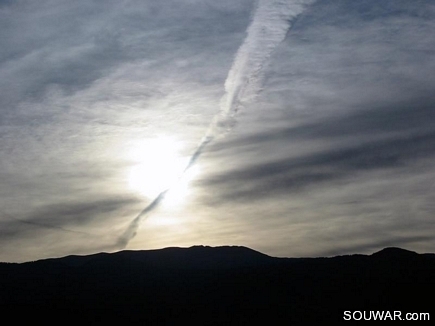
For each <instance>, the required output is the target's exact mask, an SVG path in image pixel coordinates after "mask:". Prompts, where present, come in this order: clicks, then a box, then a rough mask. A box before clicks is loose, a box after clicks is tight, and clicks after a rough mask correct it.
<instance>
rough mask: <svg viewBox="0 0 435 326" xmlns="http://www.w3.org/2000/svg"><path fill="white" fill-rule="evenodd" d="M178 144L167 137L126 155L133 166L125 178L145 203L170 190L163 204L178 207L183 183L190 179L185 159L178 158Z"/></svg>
mask: <svg viewBox="0 0 435 326" xmlns="http://www.w3.org/2000/svg"><path fill="white" fill-rule="evenodd" d="M181 149H182V144H181V143H180V142H177V141H175V140H173V139H171V138H168V137H159V138H155V139H152V140H147V141H144V142H142V143H141V144H140V145H137V146H135V147H134V148H133V149H132V150H131V151H130V158H131V159H132V160H133V161H134V162H135V165H134V166H133V167H132V168H131V170H130V173H129V176H128V184H129V186H130V188H131V189H132V190H134V191H137V192H139V193H140V194H142V195H144V196H146V197H147V198H149V199H154V198H155V197H156V196H158V195H159V193H161V192H162V191H165V190H167V189H170V190H169V191H168V193H167V195H166V196H165V200H164V202H165V204H171V205H172V204H174V205H175V204H178V203H180V202H181V201H182V199H183V197H185V195H186V193H187V183H188V181H189V179H190V177H189V176H191V175H192V173H191V171H186V173H185V174H184V175H183V170H184V169H185V168H186V166H187V163H188V161H189V158H186V157H181V156H180V150H181Z"/></svg>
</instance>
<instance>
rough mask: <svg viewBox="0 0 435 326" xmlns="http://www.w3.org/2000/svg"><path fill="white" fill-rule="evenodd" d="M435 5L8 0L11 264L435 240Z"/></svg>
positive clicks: (326, 250)
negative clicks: (173, 250) (203, 248)
mask: <svg viewBox="0 0 435 326" xmlns="http://www.w3.org/2000/svg"><path fill="white" fill-rule="evenodd" d="M434 30H435V3H434V2H433V1H430V0H418V1H408V0H406V1H405V0H384V1H377V0H361V1H346V0H317V1H314V0H269V1H266V0H259V1H254V0H221V1H214V0H183V1H177V0H147V1H139V0H122V1H119V0H117V1H115V0H106V1H102V0H93V1H89V0H77V1H66V0H41V1H31V0H15V1H14V0H0V157H1V160H0V194H1V195H0V261H8V262H23V261H30V260H37V259H42V258H48V257H61V256H67V255H71V254H79V255H85V254H91V253H96V252H101V251H104V252H114V251H119V250H123V249H129V250H146V249H157V248H164V247H173V246H175V247H188V246H192V245H210V246H221V245H241V246H247V247H250V248H252V249H255V250H258V251H261V252H263V253H265V254H268V255H272V256H280V257H319V256H333V255H345V254H352V253H362V254H369V253H373V252H375V251H377V250H380V249H382V248H384V247H391V246H395V247H401V248H404V249H408V250H413V251H417V252H434V248H435V238H434V236H433V235H434V234H435V220H434V213H435V166H434V164H433V162H434V156H435V110H434V109H435V108H434V106H435V95H434V91H433V85H435V36H434V33H433V31H434Z"/></svg>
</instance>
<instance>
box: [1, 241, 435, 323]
mask: <svg viewBox="0 0 435 326" xmlns="http://www.w3.org/2000/svg"><path fill="white" fill-rule="evenodd" d="M434 294H435V255H434V254H417V253H414V252H411V251H407V250H403V249H398V248H386V249H384V250H382V251H380V252H377V253H374V254H372V255H368V256H366V255H351V256H339V257H333V258H297V259H296V258H273V257H269V256H267V255H264V254H261V253H259V252H256V251H254V250H251V249H248V248H244V247H215V248H213V247H202V246H196V247H191V248H186V249H182V248H167V249H162V250H150V251H121V252H118V253H113V254H106V253H101V254H95V255H90V256H68V257H64V258H58V259H47V260H41V261H36V262H30V263H22V264H6V263H1V264H0V309H1V313H2V317H3V320H5V319H4V318H5V317H13V319H12V320H11V321H14V322H17V321H19V320H29V319H30V320H32V321H33V322H35V321H37V320H43V321H46V322H49V321H54V322H56V323H65V322H67V321H72V322H80V323H84V324H89V323H92V324H100V323H105V322H122V323H123V324H133V325H180V324H184V323H186V324H187V325H229V324H237V325H254V323H255V324H258V323H260V324H266V323H267V324H268V325H296V324H297V325H310V324H313V322H315V323H317V324H318V325H324V324H326V323H327V322H333V323H335V324H336V323H341V322H344V323H352V322H351V321H345V319H344V318H345V314H344V312H345V311H350V312H351V313H354V311H361V312H363V311H366V312H369V311H385V312H386V311H391V313H392V315H393V312H394V311H400V312H401V317H402V318H403V319H404V318H405V314H406V313H407V312H417V313H424V312H428V313H430V318H431V321H429V322H426V323H427V324H430V323H431V322H433V320H434V319H435V314H434V310H435V309H434V306H435V304H434ZM359 316H360V315H359V314H358V313H356V315H355V317H359ZM426 318H427V317H426ZM313 325H315V324H313Z"/></svg>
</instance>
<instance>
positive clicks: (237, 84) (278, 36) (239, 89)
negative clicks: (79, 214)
mask: <svg viewBox="0 0 435 326" xmlns="http://www.w3.org/2000/svg"><path fill="white" fill-rule="evenodd" d="M313 2H314V0H259V1H258V3H257V6H256V10H255V13H254V15H253V17H252V20H251V24H250V25H249V27H248V29H247V32H246V34H247V35H246V38H245V40H244V42H243V44H242V45H241V46H240V48H239V50H238V51H237V54H236V56H235V59H234V62H233V65H232V66H231V69H230V71H229V73H228V76H227V78H226V81H225V95H224V96H223V97H222V99H221V103H220V110H219V113H218V114H216V115H215V117H214V118H213V121H212V122H211V123H210V125H209V127H208V130H207V131H206V133H205V135H204V137H203V138H202V140H201V142H200V143H199V145H198V147H197V149H196V150H195V152H194V153H193V155H192V156H191V158H190V160H189V162H188V163H187V165H186V168H185V169H184V170H183V172H182V174H184V173H185V172H186V171H187V170H188V169H189V168H190V167H191V166H192V165H193V164H194V163H195V161H196V160H197V158H198V157H199V156H200V155H201V153H202V152H203V150H204V148H205V147H206V146H207V145H208V144H209V143H210V142H211V141H212V140H213V139H214V138H216V137H218V136H221V135H222V134H223V133H224V132H225V131H228V130H230V129H231V127H232V126H233V124H234V121H235V115H236V113H237V112H238V111H239V110H240V108H241V107H243V104H244V103H247V102H251V101H253V100H254V99H255V97H256V96H257V95H258V94H259V93H260V91H261V85H262V72H263V68H264V67H265V65H267V63H268V61H269V60H268V59H269V58H270V56H271V55H272V53H273V51H274V50H275V49H276V47H277V46H278V45H279V44H280V43H281V42H282V41H283V40H284V39H285V37H286V35H287V33H288V32H289V30H290V29H291V27H292V25H293V23H294V22H295V20H296V18H297V17H298V16H299V15H300V14H301V13H302V12H303V11H304V9H305V7H306V6H307V5H309V4H311V3H313ZM180 178H181V176H180ZM169 190H170V189H169V188H168V189H165V190H163V191H162V192H160V193H159V194H158V196H157V197H156V198H155V199H154V200H153V201H152V202H151V203H150V204H148V205H147V206H146V207H145V208H144V209H143V210H142V211H141V212H140V213H139V214H138V215H137V216H136V217H135V218H134V219H133V221H131V222H130V224H129V225H128V227H127V229H126V230H125V231H124V233H123V234H122V235H121V236H120V237H119V238H118V239H117V242H116V247H117V248H125V247H126V246H127V244H128V243H129V241H130V240H131V239H132V238H133V237H134V236H135V235H136V232H137V229H138V228H139V226H140V224H141V222H142V220H143V218H144V217H146V216H147V215H148V214H149V213H150V212H151V211H153V210H154V209H156V207H158V205H159V203H160V202H161V201H162V200H164V198H165V195H166V193H167V192H168V191H169Z"/></svg>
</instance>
